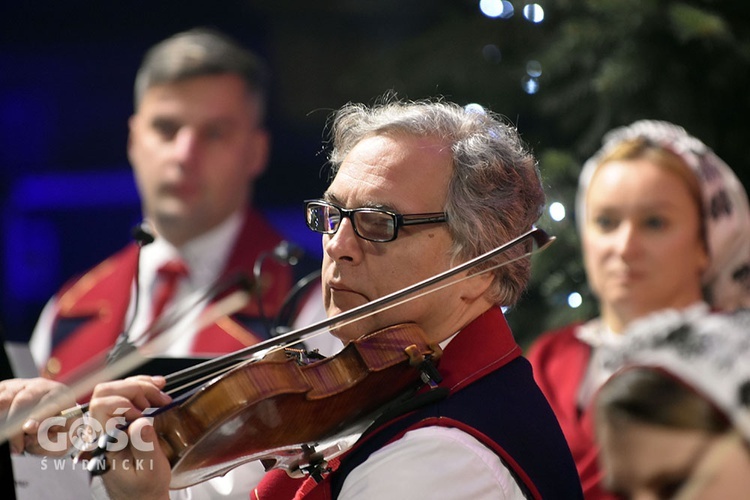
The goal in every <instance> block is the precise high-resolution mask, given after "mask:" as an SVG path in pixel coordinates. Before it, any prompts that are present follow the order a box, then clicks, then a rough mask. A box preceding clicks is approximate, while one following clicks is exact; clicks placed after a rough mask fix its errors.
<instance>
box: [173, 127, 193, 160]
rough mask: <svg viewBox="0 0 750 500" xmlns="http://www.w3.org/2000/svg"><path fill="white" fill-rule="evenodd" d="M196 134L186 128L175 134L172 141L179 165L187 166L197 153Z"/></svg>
mask: <svg viewBox="0 0 750 500" xmlns="http://www.w3.org/2000/svg"><path fill="white" fill-rule="evenodd" d="M198 139H199V138H198V134H197V133H196V132H195V131H194V130H192V129H190V128H187V127H183V128H181V129H180V130H179V132H177V135H176V136H175V140H174V154H175V157H176V159H177V161H179V162H180V163H181V164H183V165H189V164H190V163H191V162H192V161H193V160H194V159H195V156H196V155H197V153H198V146H199V144H198Z"/></svg>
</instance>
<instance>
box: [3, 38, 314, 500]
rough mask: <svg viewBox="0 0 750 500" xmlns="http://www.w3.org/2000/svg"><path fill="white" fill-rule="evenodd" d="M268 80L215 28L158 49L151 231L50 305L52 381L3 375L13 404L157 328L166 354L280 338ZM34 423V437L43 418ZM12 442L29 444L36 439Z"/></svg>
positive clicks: (137, 171) (144, 95)
mask: <svg viewBox="0 0 750 500" xmlns="http://www.w3.org/2000/svg"><path fill="white" fill-rule="evenodd" d="M267 79H268V75H267V73H266V69H265V66H264V64H263V63H262V62H261V61H260V60H259V59H258V58H257V57H256V56H255V55H254V54H253V53H251V52H249V51H247V50H246V49H244V48H242V47H241V46H239V45H238V44H237V43H236V42H234V41H233V40H231V39H230V38H228V37H226V36H224V35H223V34H221V33H218V32H215V31H211V30H205V29H195V30H191V31H187V32H183V33H179V34H177V35H174V36H172V37H170V38H168V39H167V40H164V41H163V42H161V43H159V44H157V45H156V46H154V47H153V48H152V49H151V50H150V51H149V52H148V53H147V54H146V56H145V58H144V60H143V63H142V65H141V68H140V69H139V71H138V74H137V77H136V81H135V113H134V114H133V116H132V117H131V118H130V121H129V130H130V134H129V138H128V155H129V158H130V161H131V164H132V167H133V172H134V175H135V179H136V183H137V187H138V191H139V193H140V196H141V201H142V212H143V215H144V219H145V220H146V225H145V226H144V228H145V229H144V230H145V231H147V233H146V234H141V241H140V244H136V243H133V244H131V245H129V246H128V247H126V248H125V249H123V250H121V251H120V252H118V253H117V254H115V255H113V256H111V257H110V258H108V259H106V260H105V261H104V262H102V263H100V264H99V265H97V266H95V267H94V268H92V269H91V270H90V271H88V272H86V273H85V274H84V275H83V276H80V277H77V278H75V279H73V280H71V281H70V282H69V283H67V284H66V285H65V286H64V287H63V288H62V290H61V291H60V292H59V293H57V294H56V295H55V297H53V299H52V300H51V301H50V302H49V303H48V305H47V306H46V308H45V310H44V312H43V314H42V316H41V318H40V320H39V322H38V325H37V327H36V329H35V332H34V334H33V338H32V341H31V347H32V353H33V354H34V357H35V360H36V362H37V363H38V364H39V367H40V372H42V374H43V375H44V376H45V377H46V378H39V379H28V380H21V379H16V380H9V381H6V382H3V383H2V384H0V395H1V396H0V412H4V411H5V410H8V409H10V410H12V411H15V410H16V409H17V408H18V407H20V406H23V405H26V404H29V403H33V402H36V401H39V400H41V399H42V398H44V397H45V396H46V395H47V394H48V393H50V392H51V391H54V390H60V389H61V387H62V386H61V385H60V384H58V383H56V382H52V381H50V380H48V379H55V380H58V381H69V380H73V379H76V378H78V375H80V374H81V372H85V371H90V370H91V366H92V365H91V364H89V363H90V361H92V360H93V361H94V366H101V362H102V361H103V360H104V359H105V358H106V356H107V355H108V354H111V353H112V350H113V346H115V344H120V345H126V346H127V345H136V346H137V345H141V344H143V343H144V342H146V340H148V339H149V338H151V337H153V336H154V333H158V334H159V335H162V336H169V337H167V338H169V340H170V341H169V343H168V346H167V348H166V351H164V352H162V353H160V354H163V355H167V356H173V357H185V356H195V355H197V356H202V355H204V356H205V355H215V354H217V353H226V352H231V351H234V350H237V349H239V348H241V347H244V346H248V345H252V344H255V343H257V342H258V341H260V340H263V339H265V338H267V337H268V336H269V332H268V331H267V323H268V321H267V319H268V318H273V317H274V316H275V315H276V314H277V313H278V312H279V310H280V308H281V306H282V303H283V301H284V299H285V297H286V295H287V293H288V292H289V291H290V289H291V287H292V284H293V276H292V272H291V270H290V268H289V266H286V265H282V264H281V263H278V262H276V261H275V260H274V259H273V258H268V259H266V258H264V256H268V255H270V254H272V252H273V251H274V249H275V248H276V247H277V245H279V244H280V242H281V241H282V238H281V236H280V235H279V234H278V233H277V232H276V231H275V230H274V229H273V228H272V227H271V225H270V224H269V223H268V222H267V221H266V220H265V219H264V218H263V217H262V216H261V215H260V213H259V212H258V211H256V210H255V209H254V208H252V206H251V202H252V197H253V185H254V182H255V181H256V179H257V178H258V177H259V176H260V175H261V174H262V173H263V172H264V170H265V168H266V164H267V159H268V152H269V136H268V132H267V130H266V129H265V127H264V123H263V122H264V115H265V111H266V110H265V107H266V92H267V89H266V86H267ZM144 238H145V239H147V240H150V239H151V238H153V242H150V241H146V240H144ZM261 261H262V263H263V264H262V269H261V271H262V272H261V273H260V276H261V279H260V281H259V282H257V283H254V284H253V288H254V289H253V300H250V301H249V302H248V303H247V304H246V305H245V306H244V307H243V308H242V309H241V310H239V311H234V313H233V314H231V315H228V316H223V317H221V318H220V319H218V320H216V321H213V322H211V323H209V324H201V323H200V322H199V319H200V315H201V314H202V312H203V311H204V310H205V309H206V308H207V307H208V306H209V305H211V304H213V303H215V302H216V301H217V300H219V299H221V298H222V297H223V296H224V295H226V294H227V293H230V292H231V291H233V290H234V289H236V288H237V287H238V285H237V283H236V282H235V281H233V278H234V277H236V276H244V277H248V278H250V279H252V277H253V275H254V265H255V263H256V262H261ZM170 271H171V274H170ZM216 284H219V288H218V290H217V289H215V288H212V287H214V286H215V285H216ZM320 309H321V310H322V305H321V307H320ZM165 325H166V329H165V328H164V326H165ZM174 332H176V334H175V335H172V334H173V333H174ZM24 430H25V431H26V433H27V437H28V436H32V437H33V436H34V433H35V431H36V425H35V424H34V423H31V424H29V425H27V427H25V429H24ZM33 441H34V440H33V439H31V440H30V442H31V443H33ZM11 444H12V447H13V449H14V451H17V452H19V451H22V450H23V449H24V446H25V445H24V436H22V435H19V436H16V437H14V438H13V439H12V440H11ZM29 451H32V452H40V453H44V452H45V450H39V449H37V448H34V447H32V448H31V449H30V450H29ZM244 484H246V485H247V484H253V483H252V482H251V483H244ZM246 491H247V488H244V492H243V496H244V495H246ZM213 494H215V492H213Z"/></svg>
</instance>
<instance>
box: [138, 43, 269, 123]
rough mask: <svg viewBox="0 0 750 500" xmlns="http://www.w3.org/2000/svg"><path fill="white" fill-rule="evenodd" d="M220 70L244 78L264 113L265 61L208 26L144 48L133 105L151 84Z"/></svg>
mask: <svg viewBox="0 0 750 500" xmlns="http://www.w3.org/2000/svg"><path fill="white" fill-rule="evenodd" d="M222 74H232V75H237V76H239V77H241V78H242V79H243V81H244V82H245V85H246V86H247V90H248V94H249V95H251V96H253V97H255V98H256V99H257V103H258V109H259V111H260V116H261V117H263V116H264V114H265V108H266V95H267V89H268V80H269V73H268V70H267V68H266V65H265V63H264V62H263V61H262V60H261V59H260V58H259V57H258V56H256V55H255V54H254V53H253V52H251V51H250V50H248V49H246V48H244V47H242V46H241V45H239V44H238V43H237V42H236V41H235V40H233V39H232V38H230V37H228V36H226V35H224V34H223V33H220V32H218V31H215V30H211V29H207V28H195V29H192V30H189V31H184V32H181V33H177V34H176V35H173V36H171V37H169V38H167V39H166V40H163V41H162V42H159V43H158V44H156V45H155V46H153V47H152V48H151V49H149V51H148V52H146V55H145V57H144V58H143V62H142V63H141V67H140V69H139V70H138V74H137V75H136V78H135V89H134V94H135V96H134V97H135V108H136V109H138V107H139V106H140V103H141V100H142V99H143V95H144V94H145V92H146V91H147V90H148V89H149V88H151V87H153V86H154V85H160V84H164V83H175V82H179V81H182V80H187V79H190V78H195V77H198V76H207V75H222Z"/></svg>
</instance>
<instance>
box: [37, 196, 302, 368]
mask: <svg viewBox="0 0 750 500" xmlns="http://www.w3.org/2000/svg"><path fill="white" fill-rule="evenodd" d="M281 240H282V238H281V236H280V235H279V234H278V233H277V232H276V230H275V229H273V228H272V227H271V225H270V224H269V223H268V222H267V221H266V220H265V219H264V218H263V217H262V216H261V215H260V214H259V213H258V212H256V211H254V210H252V209H250V210H248V211H247V213H246V215H245V220H244V223H243V226H242V228H241V230H240V233H239V235H238V237H237V240H236V242H235V244H234V247H233V249H232V251H231V252H230V255H229V259H228V261H227V264H226V266H225V268H224V270H223V272H222V275H221V278H227V277H230V276H233V275H234V274H236V273H242V274H244V275H245V276H248V277H252V276H253V265H254V263H255V260H256V258H257V257H258V256H259V255H260V254H261V253H263V252H267V251H271V250H273V248H274V247H275V246H276V245H277V244H278V243H280V242H281ZM137 262H138V247H137V246H136V244H135V243H133V244H130V245H128V246H127V247H125V248H124V249H122V250H121V251H119V252H118V253H116V254H114V255H113V256H111V257H110V258H108V259H107V260H105V261H103V262H102V263H100V264H99V265H97V266H96V267H94V268H93V269H91V270H90V271H88V272H87V273H85V274H84V275H83V276H81V277H78V278H75V279H73V280H71V281H70V282H68V283H67V284H66V285H65V286H64V287H63V288H62V290H61V291H60V292H59V293H58V294H57V296H56V298H57V303H58V306H59V307H58V312H57V315H56V317H55V318H54V322H53V328H52V351H51V352H52V355H51V357H50V360H49V361H48V363H47V369H46V370H45V373H44V374H45V376H48V377H50V378H55V379H58V380H67V379H69V378H70V376H71V375H72V374H73V372H74V371H76V370H77V369H78V367H83V366H86V364H87V362H89V361H90V360H92V359H101V358H102V357H103V356H104V355H106V353H107V352H108V351H109V350H110V349H111V347H112V346H113V345H114V343H115V342H116V340H117V338H118V336H119V335H120V333H121V332H122V331H123V329H124V328H125V319H126V318H125V316H126V314H127V311H128V306H129V303H130V298H131V297H130V296H131V287H132V283H133V280H134V278H135V272H136V268H137ZM221 278H220V279H221ZM292 283H293V276H292V271H291V269H290V268H289V267H287V266H283V265H281V264H278V263H276V262H275V261H273V260H272V259H268V260H267V261H266V262H265V263H264V266H263V283H262V284H261V287H262V288H261V290H262V292H261V293H262V300H263V313H264V315H265V317H267V318H273V317H274V316H275V315H276V313H277V312H278V311H279V309H280V307H281V305H282V303H283V301H284V298H285V297H286V294H287V293H288V292H289V290H290V289H291V286H292ZM232 291H234V289H231V288H230V289H229V290H226V292H225V293H222V294H221V295H219V296H216V297H214V298H213V299H212V302H215V301H216V300H218V299H220V298H222V297H223V296H225V295H226V294H228V293H231V292H232ZM262 327H263V325H262V318H261V315H260V311H259V309H258V304H257V301H250V303H249V304H248V305H247V306H246V307H245V308H244V309H243V310H241V311H239V312H238V313H236V314H234V315H232V316H231V317H223V318H221V319H220V320H218V321H217V322H216V323H214V324H212V325H210V326H208V327H206V328H204V329H203V330H201V331H200V332H198V333H197V334H196V337H195V339H194V341H193V346H192V349H191V350H192V352H193V353H194V354H204V355H205V354H222V353H227V352H232V351H235V350H237V349H239V348H241V347H245V346H247V345H252V344H255V343H257V342H259V341H260V340H264V339H265V338H266V337H267V334H266V332H265V331H264V329H263V328H262Z"/></svg>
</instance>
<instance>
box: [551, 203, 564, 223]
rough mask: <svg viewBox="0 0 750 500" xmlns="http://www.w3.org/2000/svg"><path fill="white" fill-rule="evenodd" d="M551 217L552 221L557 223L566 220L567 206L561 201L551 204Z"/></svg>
mask: <svg viewBox="0 0 750 500" xmlns="http://www.w3.org/2000/svg"><path fill="white" fill-rule="evenodd" d="M549 216H550V217H552V220H553V221H555V222H560V221H561V220H563V219H564V218H565V205H563V204H562V203H560V202H559V201H556V202H554V203H550V206H549Z"/></svg>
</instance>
